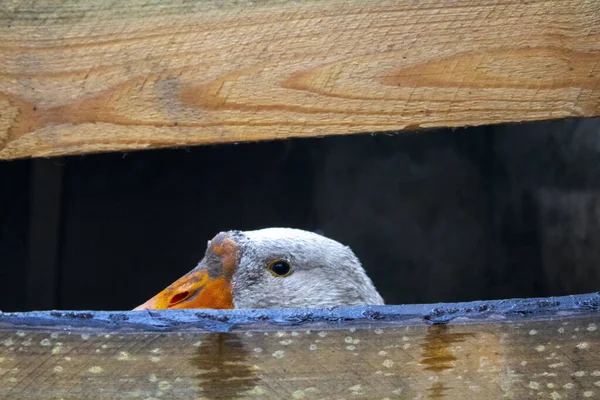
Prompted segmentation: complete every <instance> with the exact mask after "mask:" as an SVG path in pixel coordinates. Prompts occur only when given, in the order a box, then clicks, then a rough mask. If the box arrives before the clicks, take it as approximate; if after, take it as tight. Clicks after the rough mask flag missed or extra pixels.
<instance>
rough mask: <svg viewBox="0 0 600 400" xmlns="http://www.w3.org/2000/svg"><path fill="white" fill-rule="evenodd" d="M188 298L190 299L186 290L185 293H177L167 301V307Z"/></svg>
mask: <svg viewBox="0 0 600 400" xmlns="http://www.w3.org/2000/svg"><path fill="white" fill-rule="evenodd" d="M188 297H190V292H188V291H187V290H186V291H185V292H180V293H177V294H176V295H174V296H173V297H171V300H170V301H169V306H174V305H175V304H178V303H181V302H182V301H184V300H185V299H187V298H188Z"/></svg>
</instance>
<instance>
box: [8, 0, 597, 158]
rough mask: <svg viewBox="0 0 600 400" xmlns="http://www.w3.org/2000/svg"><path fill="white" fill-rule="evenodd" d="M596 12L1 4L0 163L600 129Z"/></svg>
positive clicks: (561, 0) (528, 6)
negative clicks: (521, 125)
mask: <svg viewBox="0 0 600 400" xmlns="http://www.w3.org/2000/svg"><path fill="white" fill-rule="evenodd" d="M599 61H600V2H598V1H596V0H533V1H527V2H523V1H521V0H506V1H489V0H457V1H445V0H424V1H391V0H352V1H341V0H333V1H332V0H314V1H301V2H300V1H288V0H286V1H281V0H258V1H245V0H243V1H233V0H218V1H213V0H197V1H192V2H190V1H179V0H166V1H160V2H151V1H148V0H134V1H128V2H98V1H91V0H82V1H75V0H70V1H53V0H43V1H35V2H33V1H23V2H21V1H4V2H2V3H1V4H0V158H18V157H29V156H49V155H60V154H77V153H85V152H98V151H111V150H131V149H144V148H152V147H164V146H180V145H184V146H187V145H194V144H202V143H220V142H236V141H249V140H264V139H273V138H285V137H302V136H304V137H306V136H320V135H331V134H347V133H356V132H373V131H392V130H398V129H405V128H406V129H414V128H418V127H442V126H465V125H478V124H489V123H499V122H510V121H525V120H541V119H551V118H562V117H571V116H593V115H600V85H599V82H600V62H599Z"/></svg>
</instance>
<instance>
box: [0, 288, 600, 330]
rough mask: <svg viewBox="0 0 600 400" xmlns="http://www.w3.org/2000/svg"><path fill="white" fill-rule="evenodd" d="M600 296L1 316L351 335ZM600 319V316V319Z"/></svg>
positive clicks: (479, 319)
mask: <svg viewBox="0 0 600 400" xmlns="http://www.w3.org/2000/svg"><path fill="white" fill-rule="evenodd" d="M599 310H600V292H597V293H589V294H582V295H573V296H561V297H547V298H531V299H509V300H492V301H473V302H467V303H437V304H412V305H393V306H360V307H340V308H333V309H298V308H294V309H257V310H248V309H236V310H212V309H195V310H148V311H32V312H22V313H2V312H0V330H3V329H4V330H5V329H11V330H13V329H47V330H101V331H106V330H123V331H128V330H129V331H135V332H140V331H181V330H201V331H209V332H230V331H232V330H237V329H269V328H270V329H281V328H282V327H295V328H296V329H298V327H300V326H301V327H303V328H305V329H310V328H311V327H315V326H316V327H318V328H319V329H342V328H343V329H347V328H348V327H351V326H364V325H368V326H370V327H372V326H375V325H377V326H403V325H424V324H445V323H485V322H486V321H488V322H499V321H515V320H519V319H538V318H548V317H552V316H559V315H561V316H564V315H576V314H581V313H590V312H594V313H595V312H598V311H599ZM598 316H599V317H600V312H599V313H598Z"/></svg>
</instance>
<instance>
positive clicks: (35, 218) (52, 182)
mask: <svg viewBox="0 0 600 400" xmlns="http://www.w3.org/2000/svg"><path fill="white" fill-rule="evenodd" d="M63 173H64V170H63V165H62V164H61V163H60V160H56V159H51V160H45V159H37V160H33V162H32V173H31V186H30V193H31V200H30V204H29V208H30V213H29V268H28V271H27V309H29V310H51V309H54V308H56V307H57V306H58V296H59V293H58V280H59V277H58V268H59V257H60V226H61V224H60V219H61V209H62V182H63Z"/></svg>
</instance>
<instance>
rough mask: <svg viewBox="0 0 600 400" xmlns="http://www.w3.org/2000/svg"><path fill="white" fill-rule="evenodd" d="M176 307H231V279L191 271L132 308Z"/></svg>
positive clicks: (162, 308) (157, 308) (159, 308)
mask: <svg viewBox="0 0 600 400" xmlns="http://www.w3.org/2000/svg"><path fill="white" fill-rule="evenodd" d="M177 308H233V298H232V295H231V281H230V280H229V279H227V278H226V277H224V276H221V277H218V278H211V277H210V276H209V275H208V272H207V271H191V272H190V273H188V274H186V275H184V276H182V277H181V278H179V279H178V280H176V281H175V282H173V283H172V284H171V285H170V286H169V287H167V288H166V289H165V290H163V291H162V292H160V293H159V294H157V295H156V296H154V297H152V298H151V299H150V300H148V301H147V302H145V303H144V304H142V305H140V306H138V307H136V308H134V310H164V309H177Z"/></svg>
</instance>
